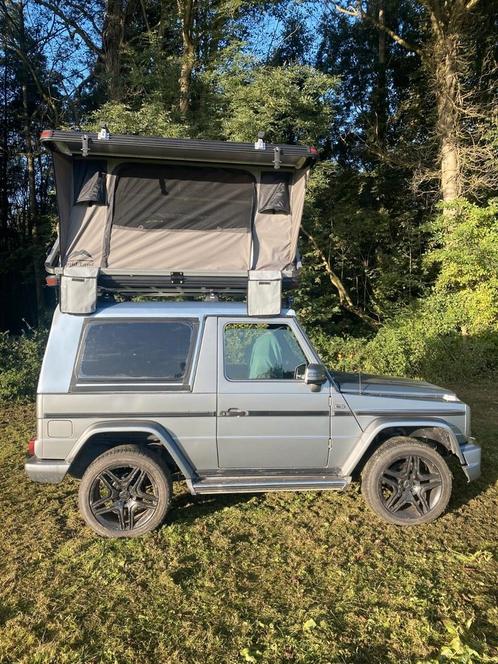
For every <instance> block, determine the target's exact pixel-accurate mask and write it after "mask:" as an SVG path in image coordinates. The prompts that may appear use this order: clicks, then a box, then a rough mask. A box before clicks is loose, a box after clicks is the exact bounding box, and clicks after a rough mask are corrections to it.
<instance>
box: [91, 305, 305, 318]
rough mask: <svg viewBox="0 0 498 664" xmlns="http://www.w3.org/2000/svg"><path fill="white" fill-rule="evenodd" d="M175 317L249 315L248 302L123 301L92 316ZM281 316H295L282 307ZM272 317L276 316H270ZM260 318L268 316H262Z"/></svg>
mask: <svg viewBox="0 0 498 664" xmlns="http://www.w3.org/2000/svg"><path fill="white" fill-rule="evenodd" d="M162 316H164V317H167V316H171V317H175V316H180V317H181V316H194V317H196V318H203V317H205V316H244V317H247V316H248V314H247V304H246V303H245V302H216V301H215V302H212V301H207V302H195V301H185V302H157V301H155V302H122V303H119V304H114V303H113V304H106V305H100V306H99V307H98V308H97V311H96V312H95V313H94V314H91V315H90V316H89V317H91V318H109V317H115V318H127V317H130V318H133V317H137V318H140V317H145V318H154V317H162ZM280 316H295V312H294V311H293V310H292V309H288V308H285V309H282V310H281V312H280ZM269 317H270V318H272V317H274V316H269ZM260 318H268V316H262V317H260Z"/></svg>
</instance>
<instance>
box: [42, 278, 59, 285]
mask: <svg viewBox="0 0 498 664" xmlns="http://www.w3.org/2000/svg"><path fill="white" fill-rule="evenodd" d="M45 283H46V284H47V286H57V285H58V283H59V280H58V279H57V276H56V275H49V276H48V277H45Z"/></svg>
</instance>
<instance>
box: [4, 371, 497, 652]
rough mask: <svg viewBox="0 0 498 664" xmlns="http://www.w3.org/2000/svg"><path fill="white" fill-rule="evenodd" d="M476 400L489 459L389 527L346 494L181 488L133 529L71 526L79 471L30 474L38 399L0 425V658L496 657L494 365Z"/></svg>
mask: <svg viewBox="0 0 498 664" xmlns="http://www.w3.org/2000/svg"><path fill="white" fill-rule="evenodd" d="M456 389H457V392H458V394H459V395H460V396H461V397H462V398H464V399H465V400H467V401H468V402H469V403H470V404H471V405H472V407H473V428H474V433H475V435H476V436H477V437H478V439H479V440H480V442H481V443H482V445H483V454H484V456H483V471H484V472H483V476H482V478H481V479H480V480H479V481H478V482H475V483H473V484H470V485H467V484H466V483H465V480H464V477H463V474H462V473H461V472H457V469H455V489H454V496H453V499H452V502H451V504H450V509H449V511H448V512H447V514H445V515H444V516H443V517H441V518H440V519H439V520H437V521H436V522H435V523H433V524H429V525H427V526H422V527H418V528H414V529H407V530H400V529H397V528H396V527H393V526H388V525H386V524H384V523H382V522H380V521H378V520H377V519H376V518H375V517H374V516H373V515H372V514H371V513H370V512H369V511H368V510H367V508H366V507H365V505H364V503H363V500H362V498H361V495H360V493H359V491H358V488H357V487H356V486H353V487H352V488H351V489H350V490H349V491H348V493H346V494H335V493H326V492H325V493H307V494H290V493H285V494H278V493H277V494H266V495H256V496H226V497H202V496H201V497H192V496H190V495H189V494H188V493H187V491H186V488H185V487H184V486H183V485H180V486H179V487H178V488H177V490H176V494H175V499H174V505H173V509H172V511H171V512H170V515H169V517H168V519H167V522H166V523H165V525H164V526H163V527H162V528H161V529H160V530H159V531H157V532H155V533H151V534H149V535H147V536H145V537H143V538H142V539H138V540H129V541H126V540H124V541H123V540H121V541H112V540H104V539H99V538H97V537H96V536H94V535H93V534H92V533H91V531H89V530H87V529H86V528H85V527H83V525H82V522H81V519H80V517H79V515H78V512H77V509H76V488H77V485H76V483H75V482H73V481H66V482H64V483H63V484H61V485H58V486H43V485H36V484H33V483H29V482H28V481H27V480H26V479H25V477H24V475H23V468H22V466H23V455H24V448H25V444H26V441H27V439H28V438H29V437H30V435H31V434H32V431H33V424H34V409H33V407H32V406H11V407H8V408H7V409H5V410H4V412H3V414H2V417H1V421H0V426H1V429H2V443H1V446H0V480H1V482H0V486H1V492H0V507H1V526H0V528H1V531H0V535H1V537H0V581H1V587H0V662H2V663H9V664H10V663H14V662H15V663H17V662H20V663H21V662H22V663H29V664H41V663H49V662H50V663H52V662H54V663H56V664H65V663H71V664H73V663H74V664H76V663H83V662H85V663H87V662H102V663H108V664H118V663H119V664H122V663H123V664H124V663H130V664H131V663H132V662H140V664H143V663H149V662H151V663H152V662H158V663H168V664H177V663H178V664H180V663H181V664H187V663H188V664H201V663H202V664H204V663H213V664H214V663H216V664H221V663H227V664H237V663H238V662H253V663H257V664H259V663H260V662H265V663H272V664H274V663H280V662H289V663H294V662H296V663H298V662H302V663H309V664H325V663H327V662H330V663H336V662H354V663H355V664H356V663H362V662H368V663H369V664H372V663H376V662H382V663H391V662H392V663H396V664H398V663H402V662H459V663H462V664H463V663H471V662H498V640H497V624H498V609H497V606H496V597H494V596H493V593H494V591H495V589H496V587H497V581H498V578H497V566H496V560H495V559H494V558H493V550H494V548H495V545H496V539H497V538H496V516H497V514H498V492H497V483H496V476H497V471H498V447H497V445H496V440H497V429H498V398H497V392H496V385H495V384H494V383H488V384H482V383H481V384H479V385H470V386H469V385H467V386H463V387H460V388H458V387H457V388H456Z"/></svg>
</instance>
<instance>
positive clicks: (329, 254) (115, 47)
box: [0, 0, 498, 399]
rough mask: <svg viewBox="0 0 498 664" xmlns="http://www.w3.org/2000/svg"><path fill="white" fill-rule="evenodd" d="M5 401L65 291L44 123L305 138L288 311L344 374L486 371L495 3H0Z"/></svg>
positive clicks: (495, 218) (495, 127)
mask: <svg viewBox="0 0 498 664" xmlns="http://www.w3.org/2000/svg"><path fill="white" fill-rule="evenodd" d="M0 26H1V41H0V115H1V128H0V134H1V135H0V276H1V291H0V330H3V332H1V333H0V398H4V399H5V398H7V399H11V398H14V399H16V398H22V397H26V396H30V395H31V394H32V393H33V390H34V385H35V382H36V373H37V370H38V366H39V361H40V356H41V353H42V351H43V345H44V341H45V337H46V328H47V325H48V324H49V321H50V316H51V312H52V310H53V307H54V304H55V300H54V297H53V293H52V292H51V291H50V289H47V288H46V287H45V286H44V269H43V262H44V258H45V255H46V253H47V251H48V249H49V247H50V246H51V243H52V242H53V240H54V237H55V234H56V221H57V217H56V209H55V196H54V189H53V182H52V175H51V163H50V160H49V158H48V156H47V155H46V154H45V153H44V152H43V150H41V149H40V144H39V138H38V137H39V133H40V131H41V130H42V129H44V128H69V127H81V128H85V129H89V128H92V129H98V128H99V127H100V125H101V124H102V123H103V122H105V123H107V124H108V126H109V129H110V130H111V132H115V133H137V134H151V135H162V136H180V137H191V138H211V139H223V140H238V141H253V140H255V139H256V137H257V134H258V131H260V130H262V131H265V135H266V139H267V140H268V141H272V142H284V143H306V144H310V145H315V146H316V147H317V148H318V150H319V152H320V162H319V163H318V165H317V166H316V167H315V168H314V170H313V173H312V177H311V180H310V186H309V192H308V196H307V201H306V207H305V215H304V220H303V229H302V234H301V253H302V257H303V264H304V268H303V271H302V277H301V283H300V287H299V289H298V290H297V291H296V292H295V293H294V294H293V298H294V307H295V308H296V309H297V310H298V313H299V315H300V318H301V320H302V321H303V323H304V324H305V326H306V328H307V330H308V332H309V333H310V334H311V336H312V337H313V339H314V341H315V343H316V344H317V346H318V347H319V350H320V352H321V353H322V356H323V357H324V359H325V360H326V361H327V362H328V363H329V365H330V366H333V367H334V368H336V369H349V370H357V369H360V368H361V369H363V370H367V371H371V372H378V373H391V374H402V375H409V376H422V377H426V378H430V379H432V380H440V381H444V380H446V381H450V382H451V381H458V382H461V381H462V380H466V379H469V380H472V379H473V378H477V377H479V378H481V377H491V376H492V375H493V374H494V373H496V370H497V369H498V198H497V196H498V156H497V155H498V152H497V148H498V114H497V98H498V88H497V85H496V81H497V77H496V73H497V66H496V62H497V57H496V56H497V51H498V45H497V35H498V29H497V28H498V7H497V4H496V2H495V0H446V1H443V0H364V1H356V0H352V1H351V2H342V0H341V1H340V2H331V1H327V0H302V1H297V0H281V1H278V0H275V1H272V2H264V1H262V0H203V1H200V0H176V1H175V0H107V1H105V2H104V1H103V0H88V1H86V2H77V1H75V0H18V1H14V0H0Z"/></svg>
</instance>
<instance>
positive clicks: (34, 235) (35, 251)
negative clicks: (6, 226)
mask: <svg viewBox="0 0 498 664" xmlns="http://www.w3.org/2000/svg"><path fill="white" fill-rule="evenodd" d="M18 19H19V46H20V48H21V51H22V52H23V53H26V52H27V49H26V48H25V43H26V36H25V33H24V10H23V6H22V5H20V6H19V8H18ZM29 80H30V77H29V72H28V71H27V68H26V65H25V64H24V63H23V66H22V73H21V85H22V126H23V134H24V145H25V157H26V170H27V176H28V209H27V217H28V223H27V236H28V237H27V240H28V242H29V243H30V245H31V255H32V261H33V277H34V281H35V295H36V315H37V322H38V323H39V322H40V320H41V317H42V315H43V290H42V282H41V280H42V274H41V270H40V264H39V249H40V248H39V237H38V209H37V203H36V175H35V154H34V145H33V138H32V135H31V130H32V128H31V116H30V108H29V97H28V83H29Z"/></svg>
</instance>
